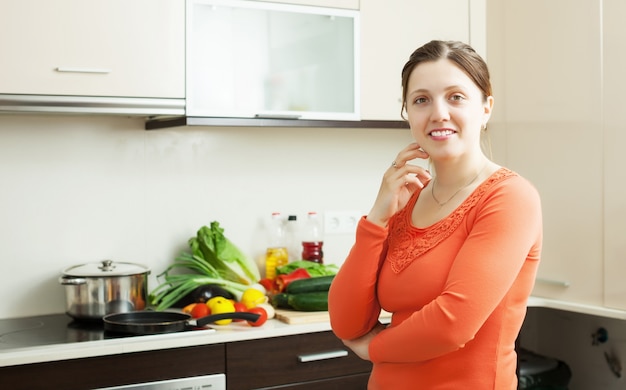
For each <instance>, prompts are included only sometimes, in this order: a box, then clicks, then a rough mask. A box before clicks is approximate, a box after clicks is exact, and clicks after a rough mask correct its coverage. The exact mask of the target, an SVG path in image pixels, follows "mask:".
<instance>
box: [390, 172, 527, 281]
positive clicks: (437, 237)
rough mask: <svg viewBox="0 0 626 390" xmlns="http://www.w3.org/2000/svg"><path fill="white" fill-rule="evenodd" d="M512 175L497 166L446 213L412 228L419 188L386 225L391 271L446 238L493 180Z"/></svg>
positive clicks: (396, 269) (402, 267)
mask: <svg viewBox="0 0 626 390" xmlns="http://www.w3.org/2000/svg"><path fill="white" fill-rule="evenodd" d="M514 175H516V173H514V172H512V171H510V170H509V169H507V168H500V169H498V170H497V171H496V172H494V173H493V174H492V175H491V176H490V177H489V178H488V179H487V180H485V181H484V182H483V183H481V184H480V185H479V186H478V187H477V188H476V189H475V190H474V192H472V193H471V194H470V196H468V197H467V199H465V200H464V201H463V203H461V204H460V205H459V207H457V208H456V210H454V211H453V212H452V213H451V214H450V215H448V216H447V217H446V218H444V219H442V220H440V221H439V222H436V223H435V224H433V225H432V226H429V227H427V228H425V229H421V228H416V227H414V226H413V224H412V222H411V213H412V211H413V207H412V206H413V205H415V202H416V201H417V198H418V196H419V194H420V192H419V191H416V192H415V194H413V196H412V197H411V199H410V200H409V202H408V203H407V205H406V206H405V207H404V208H403V209H402V210H400V212H399V213H398V214H397V215H396V216H395V217H394V219H393V221H392V222H391V225H390V229H389V236H388V237H389V238H388V241H389V250H388V252H387V261H388V262H389V263H390V264H391V269H392V270H393V272H394V273H396V274H397V273H400V272H401V271H402V270H404V269H405V268H406V267H408V266H409V265H410V264H411V263H412V262H413V261H414V260H416V259H417V258H419V257H420V256H421V255H423V254H424V253H426V252H428V251H429V250H430V249H431V248H433V247H435V246H436V245H437V244H439V243H440V242H441V241H443V240H445V239H446V238H448V237H449V236H450V235H451V234H452V233H453V232H454V231H455V230H456V229H457V228H458V227H459V225H461V222H462V221H463V218H464V217H465V215H466V214H467V213H468V212H469V210H470V209H472V208H473V207H474V206H476V204H477V203H478V201H479V200H480V199H481V198H482V196H483V195H484V194H485V192H487V191H488V190H489V189H490V188H491V186H492V185H493V184H494V183H496V182H499V181H500V180H503V179H504V178H507V177H510V176H514Z"/></svg>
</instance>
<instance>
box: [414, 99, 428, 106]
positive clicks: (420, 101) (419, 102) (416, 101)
mask: <svg viewBox="0 0 626 390" xmlns="http://www.w3.org/2000/svg"><path fill="white" fill-rule="evenodd" d="M427 101H428V100H427V99H426V98H425V97H418V98H417V99H415V100H414V103H415V104H422V103H426V102H427Z"/></svg>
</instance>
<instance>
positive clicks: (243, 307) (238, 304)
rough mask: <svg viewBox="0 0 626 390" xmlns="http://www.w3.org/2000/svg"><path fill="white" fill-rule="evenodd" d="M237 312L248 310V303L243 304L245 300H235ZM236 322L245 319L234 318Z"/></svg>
mask: <svg viewBox="0 0 626 390" xmlns="http://www.w3.org/2000/svg"><path fill="white" fill-rule="evenodd" d="M234 305H235V312H236V313H243V312H245V311H247V310H248V308H247V307H246V305H244V304H243V302H235V303H234ZM233 321H234V322H243V321H245V320H242V319H233Z"/></svg>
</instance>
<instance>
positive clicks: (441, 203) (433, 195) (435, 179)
mask: <svg viewBox="0 0 626 390" xmlns="http://www.w3.org/2000/svg"><path fill="white" fill-rule="evenodd" d="M485 168H487V164H485V165H484V166H483V167H482V168H481V169H480V171H478V173H477V174H476V176H474V178H473V179H472V180H470V181H469V182H468V183H467V184H465V185H464V186H463V187H461V188H459V189H458V190H456V192H455V193H454V194H452V196H451V197H449V198H448V200H446V201H445V202H440V201H439V199H437V197H436V196H435V184H437V176H435V178H434V179H433V186H432V187H430V194H431V195H432V197H433V200H434V201H435V202H436V203H437V204H438V205H439V207H440V208H441V207H443V206H445V205H446V204H447V203H448V202H449V201H451V200H452V199H454V197H455V196H457V195H458V193H459V192H461V191H462V190H463V189H465V188H467V187H469V186H470V185H472V183H474V182H475V181H476V179H478V176H480V174H481V173H483V171H484V170H485Z"/></svg>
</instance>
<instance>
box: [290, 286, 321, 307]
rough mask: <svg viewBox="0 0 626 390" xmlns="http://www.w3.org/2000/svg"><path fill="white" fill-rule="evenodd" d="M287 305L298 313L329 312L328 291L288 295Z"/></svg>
mask: <svg viewBox="0 0 626 390" xmlns="http://www.w3.org/2000/svg"><path fill="white" fill-rule="evenodd" d="M287 303H289V306H290V307H291V308H292V309H294V310H298V311H325V310H328V291H315V292H306V293H299V294H287Z"/></svg>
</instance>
